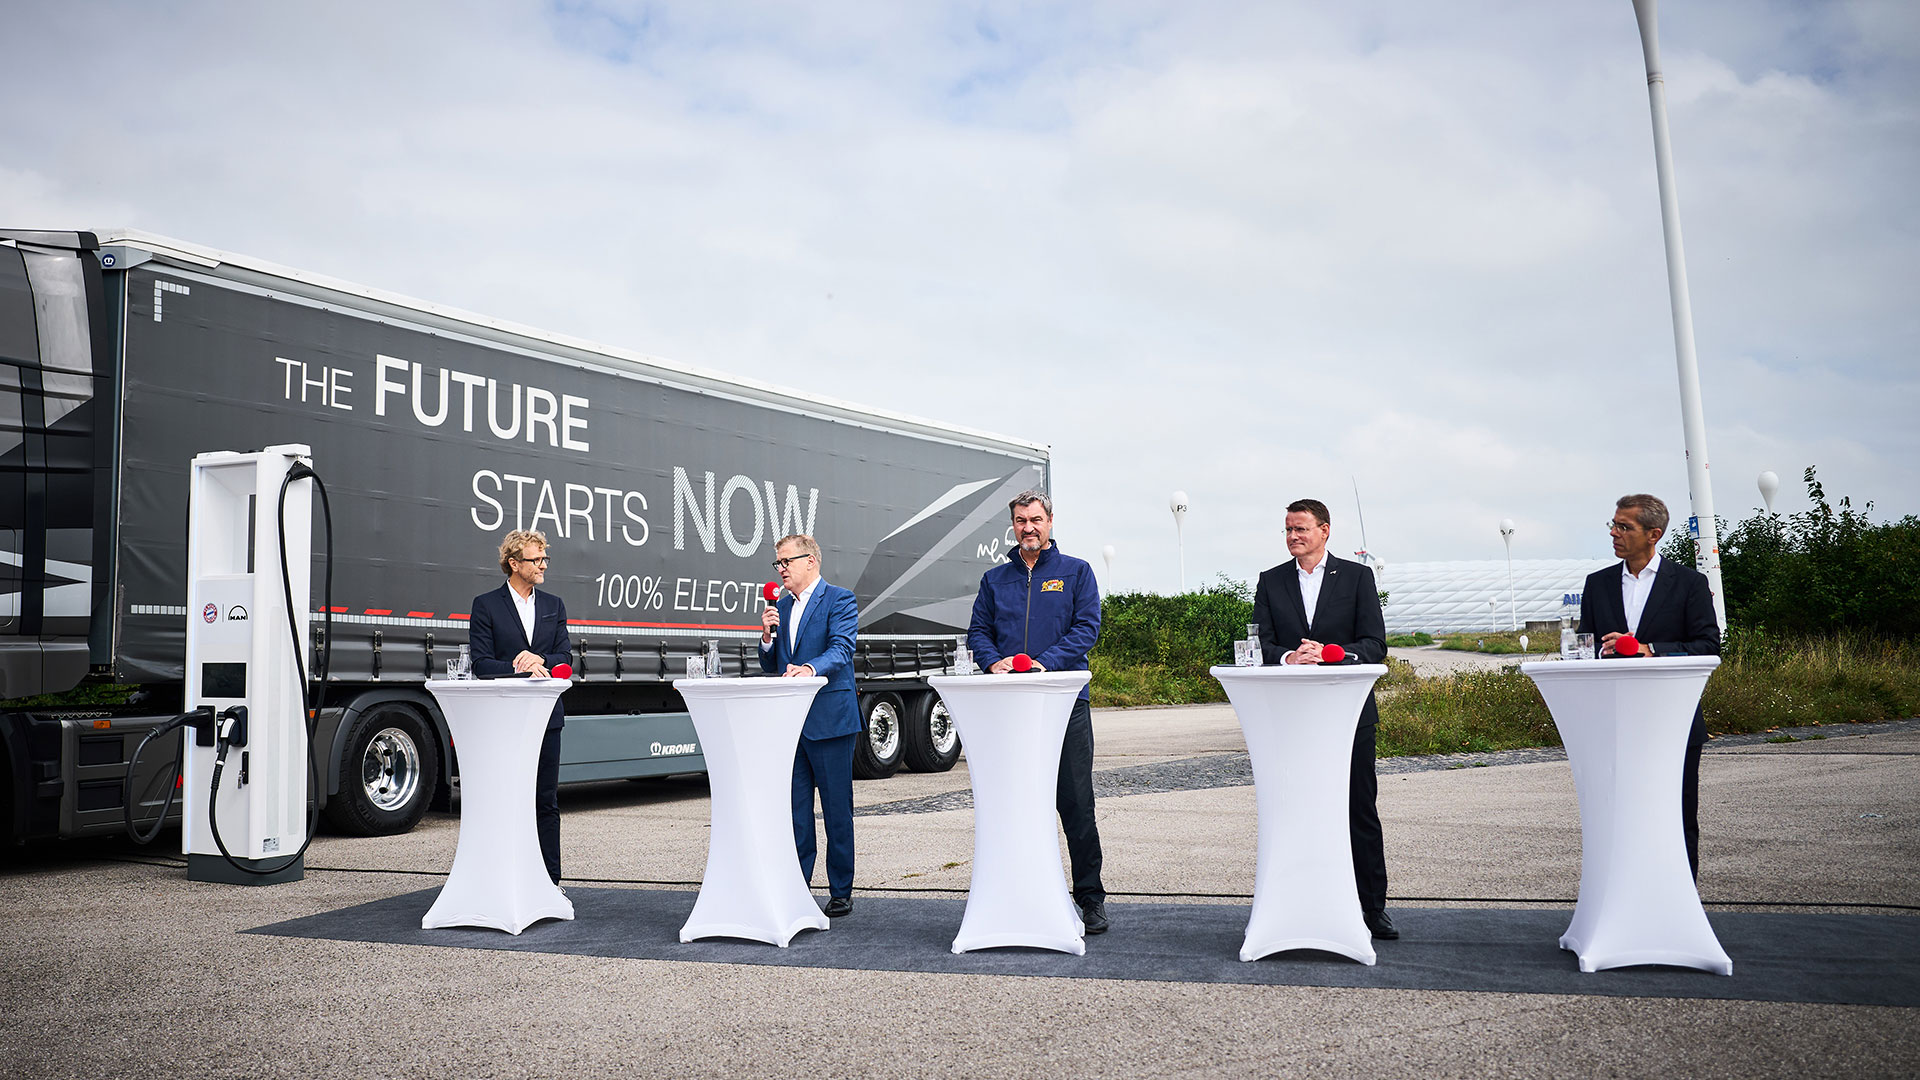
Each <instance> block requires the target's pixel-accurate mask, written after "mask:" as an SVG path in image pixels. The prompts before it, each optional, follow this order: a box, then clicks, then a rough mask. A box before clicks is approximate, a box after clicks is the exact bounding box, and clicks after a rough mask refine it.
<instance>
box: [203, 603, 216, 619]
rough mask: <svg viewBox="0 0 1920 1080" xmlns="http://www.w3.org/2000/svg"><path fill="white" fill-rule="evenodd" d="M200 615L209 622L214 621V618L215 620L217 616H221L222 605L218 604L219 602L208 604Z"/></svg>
mask: <svg viewBox="0 0 1920 1080" xmlns="http://www.w3.org/2000/svg"><path fill="white" fill-rule="evenodd" d="M200 617H201V618H203V619H205V620H207V621H208V622H212V621H213V620H215V619H217V618H219V617H220V605H218V604H208V605H207V606H206V609H205V610H203V611H202V612H200Z"/></svg>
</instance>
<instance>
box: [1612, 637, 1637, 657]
mask: <svg viewBox="0 0 1920 1080" xmlns="http://www.w3.org/2000/svg"><path fill="white" fill-rule="evenodd" d="M1613 651H1614V655H1616V656H1639V655H1640V639H1639V638H1636V637H1634V636H1633V635H1632V634H1621V635H1620V636H1619V637H1617V638H1614V639H1613Z"/></svg>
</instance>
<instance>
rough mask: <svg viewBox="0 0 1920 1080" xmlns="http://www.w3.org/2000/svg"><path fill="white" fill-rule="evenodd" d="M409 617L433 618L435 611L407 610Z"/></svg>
mask: <svg viewBox="0 0 1920 1080" xmlns="http://www.w3.org/2000/svg"><path fill="white" fill-rule="evenodd" d="M407 618H409V619H431V618H433V612H431V611H409V612H407Z"/></svg>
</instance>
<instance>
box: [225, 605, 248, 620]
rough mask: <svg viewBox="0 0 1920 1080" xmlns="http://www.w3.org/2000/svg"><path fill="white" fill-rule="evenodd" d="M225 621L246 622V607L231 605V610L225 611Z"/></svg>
mask: <svg viewBox="0 0 1920 1080" xmlns="http://www.w3.org/2000/svg"><path fill="white" fill-rule="evenodd" d="M227 621H228V622H246V621H247V609H246V608H243V607H241V606H240V605H239V604H235V605H233V610H231V611H229V612H227Z"/></svg>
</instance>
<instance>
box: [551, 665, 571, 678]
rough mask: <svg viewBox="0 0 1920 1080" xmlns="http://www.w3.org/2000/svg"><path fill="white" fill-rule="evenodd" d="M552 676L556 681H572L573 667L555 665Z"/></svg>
mask: <svg viewBox="0 0 1920 1080" xmlns="http://www.w3.org/2000/svg"><path fill="white" fill-rule="evenodd" d="M551 674H552V675H553V677H554V678H556V679H571V678H573V665H572V664H555V665H553V668H552V671H551Z"/></svg>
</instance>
